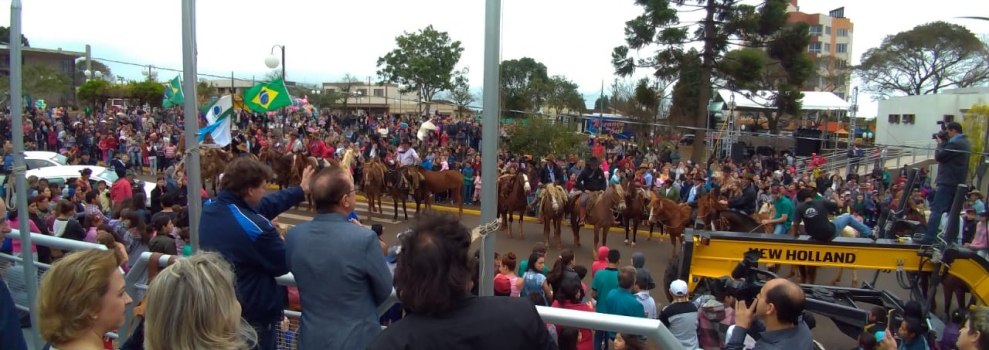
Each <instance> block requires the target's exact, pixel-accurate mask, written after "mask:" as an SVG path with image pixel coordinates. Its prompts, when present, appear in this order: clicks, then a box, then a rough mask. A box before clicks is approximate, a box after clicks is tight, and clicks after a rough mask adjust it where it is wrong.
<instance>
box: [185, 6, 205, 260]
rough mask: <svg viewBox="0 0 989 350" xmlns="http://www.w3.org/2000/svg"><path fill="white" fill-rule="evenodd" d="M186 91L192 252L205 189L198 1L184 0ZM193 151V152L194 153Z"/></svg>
mask: <svg viewBox="0 0 989 350" xmlns="http://www.w3.org/2000/svg"><path fill="white" fill-rule="evenodd" d="M182 66H183V67H182V73H183V75H182V76H183V81H182V91H183V93H184V94H185V106H184V108H183V109H182V111H183V113H184V114H185V147H186V149H184V150H180V151H181V152H183V153H184V155H183V156H184V157H187V158H186V161H185V164H186V167H185V169H186V174H187V175H188V177H189V180H188V186H189V240H190V241H191V243H192V251H193V252H198V251H199V219H200V215H201V212H202V201H201V200H200V198H202V196H201V195H200V190H201V189H202V187H203V184H202V179H201V178H200V175H199V172H200V170H201V169H200V165H199V151H198V149H199V108H198V107H196V102H198V101H197V99H198V98H199V95H198V94H197V93H196V80H197V74H196V0H182ZM190 150H191V152H190Z"/></svg>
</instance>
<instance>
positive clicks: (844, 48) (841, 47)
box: [834, 44, 848, 53]
mask: <svg viewBox="0 0 989 350" xmlns="http://www.w3.org/2000/svg"><path fill="white" fill-rule="evenodd" d="M834 52H835V53H848V44H834Z"/></svg>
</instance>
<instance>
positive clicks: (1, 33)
mask: <svg viewBox="0 0 989 350" xmlns="http://www.w3.org/2000/svg"><path fill="white" fill-rule="evenodd" d="M0 44H3V45H9V44H10V28H9V27H4V26H0ZM21 45H24V47H31V43H30V42H28V40H27V37H26V36H24V33H21Z"/></svg>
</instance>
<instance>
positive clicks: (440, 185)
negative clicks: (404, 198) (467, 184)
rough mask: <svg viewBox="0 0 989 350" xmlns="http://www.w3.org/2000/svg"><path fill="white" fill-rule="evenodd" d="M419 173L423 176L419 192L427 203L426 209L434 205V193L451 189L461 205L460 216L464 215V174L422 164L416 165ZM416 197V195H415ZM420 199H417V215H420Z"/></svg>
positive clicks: (454, 197)
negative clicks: (435, 169)
mask: <svg viewBox="0 0 989 350" xmlns="http://www.w3.org/2000/svg"><path fill="white" fill-rule="evenodd" d="M416 169H417V170H418V171H419V174H420V175H422V177H423V183H421V184H419V189H418V190H417V191H416V192H418V193H417V194H419V195H421V196H422V197H421V198H422V199H423V201H424V202H425V203H426V205H425V207H426V209H430V208H432V207H433V193H439V192H446V191H450V192H451V195H452V197H453V200H455V201H457V204H459V205H460V216H461V217H463V216H464V200H463V196H464V192H463V190H464V175H463V174H461V173H460V172H459V171H456V170H441V171H432V170H426V169H425V168H423V167H421V166H416ZM413 197H414V196H413ZM419 204H420V201H419V200H416V215H419Z"/></svg>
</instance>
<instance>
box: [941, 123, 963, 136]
mask: <svg viewBox="0 0 989 350" xmlns="http://www.w3.org/2000/svg"><path fill="white" fill-rule="evenodd" d="M944 128H945V129H946V130H954V131H956V132H958V133H959V134H961V133H962V132H963V131H962V124H961V123H959V122H950V123H948V124H947V125H945V126H944Z"/></svg>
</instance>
